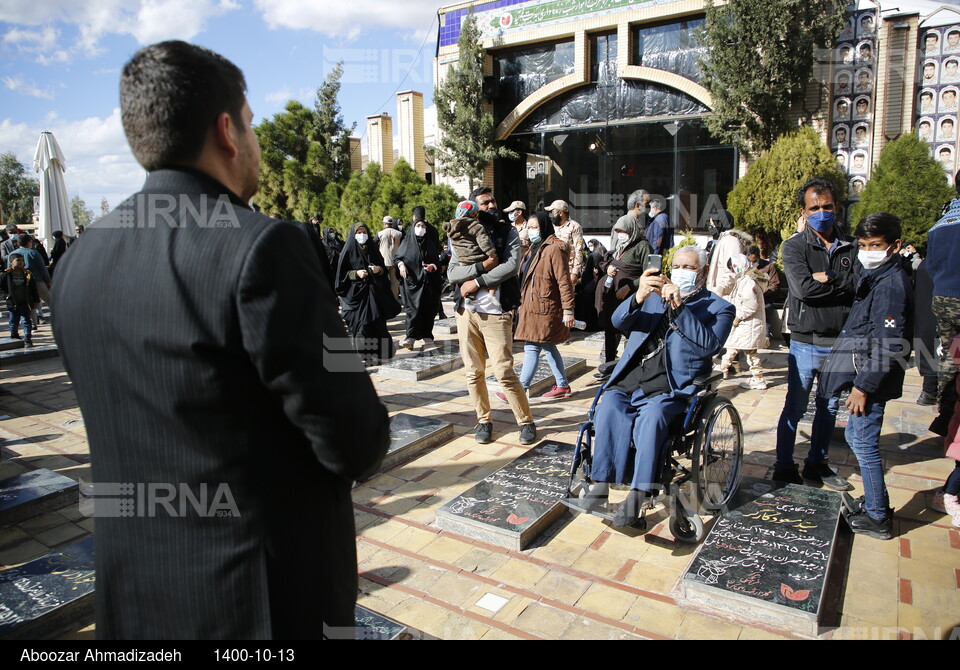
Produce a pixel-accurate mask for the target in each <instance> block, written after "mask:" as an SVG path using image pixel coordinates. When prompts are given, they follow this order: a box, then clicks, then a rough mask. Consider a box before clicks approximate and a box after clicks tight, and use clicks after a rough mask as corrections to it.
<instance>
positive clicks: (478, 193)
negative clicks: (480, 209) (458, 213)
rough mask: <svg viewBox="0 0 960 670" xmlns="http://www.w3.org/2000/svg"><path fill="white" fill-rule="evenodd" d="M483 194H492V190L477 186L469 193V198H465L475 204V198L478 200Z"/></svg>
mask: <svg viewBox="0 0 960 670" xmlns="http://www.w3.org/2000/svg"><path fill="white" fill-rule="evenodd" d="M485 193H493V189H492V188H490V187H489V186H478V187H477V188H475V189H473V190H472V191H471V192H470V197H469V198H467V200H473V201H474V202H476V201H477V198H479V197H480V196H481V195H484V194H485Z"/></svg>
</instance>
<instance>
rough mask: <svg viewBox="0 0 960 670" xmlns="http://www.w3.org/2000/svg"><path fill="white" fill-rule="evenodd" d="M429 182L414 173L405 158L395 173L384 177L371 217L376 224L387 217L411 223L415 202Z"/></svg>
mask: <svg viewBox="0 0 960 670" xmlns="http://www.w3.org/2000/svg"><path fill="white" fill-rule="evenodd" d="M426 185H427V181H426V180H425V179H424V178H423V177H421V176H420V175H418V174H417V173H416V172H414V170H413V168H412V167H410V164H409V163H407V161H406V160H404V159H403V158H401V159H399V160H398V161H397V162H396V164H395V165H394V167H393V172H391V173H390V174H385V175H383V178H382V179H381V181H380V185H379V188H378V189H377V196H376V200H375V201H374V202H373V204H372V205H371V207H370V216H371V217H373V218H374V219H375V221H374V222H379V221H382V220H383V217H385V216H393V217H400V218H402V219H403V220H404V221H407V222H409V221H410V216H411V210H412V209H413V206H414V205H415V204H417V203H416V202H415V201H416V200H417V198H418V197H419V195H420V192H421V191H422V190H423V189H424V188H425V187H426Z"/></svg>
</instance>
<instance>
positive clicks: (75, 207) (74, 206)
mask: <svg viewBox="0 0 960 670" xmlns="http://www.w3.org/2000/svg"><path fill="white" fill-rule="evenodd" d="M70 211H71V212H72V213H73V223H74V225H77V226H83V227H84V228H86V227H87V226H89V225H90V224H91V223H92V222H93V210H92V209H87V203H85V202H84V201H83V198H81V197H80V196H79V195H75V196H74V197H73V199H72V200H71V201H70Z"/></svg>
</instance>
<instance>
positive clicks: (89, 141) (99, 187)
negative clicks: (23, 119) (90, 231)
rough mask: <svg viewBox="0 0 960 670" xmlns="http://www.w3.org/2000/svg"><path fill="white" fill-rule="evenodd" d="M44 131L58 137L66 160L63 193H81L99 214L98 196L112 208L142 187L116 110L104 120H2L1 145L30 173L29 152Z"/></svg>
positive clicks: (141, 174)
mask: <svg viewBox="0 0 960 670" xmlns="http://www.w3.org/2000/svg"><path fill="white" fill-rule="evenodd" d="M44 130H49V131H50V132H52V133H53V135H54V137H56V138H57V143H58V144H59V145H60V148H61V149H62V150H63V155H64V157H65V158H66V163H67V166H66V167H67V170H66V173H65V175H64V179H65V181H66V184H67V193H68V194H69V195H70V197H71V198H72V197H73V196H75V195H80V196H81V197H82V198H83V199H84V201H85V202H86V203H87V207H88V208H90V209H92V210H94V211H96V212H99V210H100V199H101V198H103V197H106V198H107V200H108V201H109V202H110V206H111V207H116V206H117V205H118V204H119V203H120V202H121V201H122V200H124V199H125V198H127V197H128V196H129V195H130V194H131V193H135V192H136V191H138V190H140V187H141V186H142V185H143V180H144V175H145V173H144V171H143V168H141V167H140V165H139V164H138V163H137V161H136V159H134V157H133V154H131V153H130V148H129V146H128V145H127V140H126V137H125V136H124V134H123V126H122V124H121V122H120V109H119V108H115V109H114V110H113V112H112V113H111V114H110V115H109V116H107V117H105V118H98V117H91V118H88V119H82V120H79V121H62V120H60V119H59V118H57V116H56V115H54V114H50V115H48V116H47V117H46V118H45V119H44V120H43V124H42V125H37V126H31V125H28V124H26V123H13V122H12V121H10V119H4V120H2V121H0V147H3V150H4V151H13V152H14V153H15V154H16V155H17V158H18V159H20V161H21V162H22V163H23V164H24V165H25V166H27V171H28V172H29V173H30V174H35V173H34V172H33V156H34V152H35V151H36V148H37V141H38V140H39V138H40V133H41V132H43V131H44Z"/></svg>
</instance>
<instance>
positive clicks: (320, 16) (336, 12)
mask: <svg viewBox="0 0 960 670" xmlns="http://www.w3.org/2000/svg"><path fill="white" fill-rule="evenodd" d="M254 4H255V5H256V7H257V9H259V10H260V11H261V12H262V13H263V19H264V20H265V21H266V22H267V25H269V26H270V27H271V28H293V29H301V28H306V29H308V30H314V31H316V32H319V33H323V34H325V35H329V36H331V37H341V38H346V39H348V40H353V39H356V38H357V37H358V36H359V34H360V32H361V31H364V30H369V29H371V28H380V27H385V28H408V29H414V30H421V31H425V30H427V28H429V26H430V24H431V22H432V21H433V20H434V18H435V17H436V15H437V8H438V7H439V4H440V3H438V2H437V0H407V1H406V2H397V1H396V0H362V2H318V1H317V0H254ZM423 34H424V33H421V34H420V39H423Z"/></svg>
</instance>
